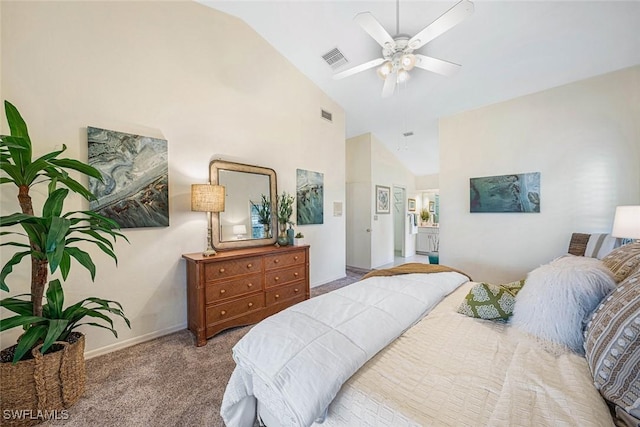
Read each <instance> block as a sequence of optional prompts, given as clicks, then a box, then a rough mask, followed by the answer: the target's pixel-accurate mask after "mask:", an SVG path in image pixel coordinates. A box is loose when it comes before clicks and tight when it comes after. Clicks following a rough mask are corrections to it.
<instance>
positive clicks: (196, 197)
mask: <svg viewBox="0 0 640 427" xmlns="http://www.w3.org/2000/svg"><path fill="white" fill-rule="evenodd" d="M224 195H225V194H224V187H223V186H222V185H212V184H192V185H191V210H192V211H196V212H206V213H207V250H205V251H204V252H203V253H202V256H205V257H208V256H213V255H215V254H216V251H215V250H214V249H213V245H212V244H211V213H213V212H215V213H218V212H223V211H224Z"/></svg>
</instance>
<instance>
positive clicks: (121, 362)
mask: <svg viewBox="0 0 640 427" xmlns="http://www.w3.org/2000/svg"><path fill="white" fill-rule="evenodd" d="M366 272H367V270H359V269H352V268H348V269H347V276H346V277H345V278H343V279H339V280H336V281H333V282H330V283H327V284H325V285H322V286H318V287H315V288H312V289H311V297H314V296H317V295H320V294H323V293H325V292H329V291H332V290H334V289H337V288H340V287H342V286H346V285H348V284H351V283H353V282H356V281H358V280H359V279H360V278H361V277H362V276H363V275H364V274H365V273H366ZM250 328H251V327H250V326H246V327H240V328H235V329H230V330H228V331H225V332H222V333H220V334H219V335H216V336H215V337H213V338H211V339H210V340H209V341H208V343H207V345H205V346H203V347H196V346H195V345H194V338H193V335H192V334H191V332H189V331H188V330H183V331H179V332H176V333H174V334H171V335H167V336H164V337H161V338H158V339H155V340H152V341H149V342H146V343H142V344H138V345H135V346H132V347H128V348H125V349H123V350H119V351H115V352H113V353H109V354H106V355H104V356H99V357H96V358H93V359H90V360H88V361H87V390H86V392H85V394H84V396H83V397H82V398H81V399H80V401H79V402H78V403H76V404H75V405H74V406H73V407H72V408H70V409H69V410H68V419H66V420H52V421H48V422H46V423H44V424H42V425H45V426H54V425H65V426H78V427H86V426H119V427H124V426H131V427H137V426H145V427H147V426H149V427H152V426H163V427H165V426H166V427H168V426H189V427H191V426H207V427H213V426H215V427H218V426H223V425H224V424H223V422H222V418H221V417H220V415H219V410H220V405H221V403H222V395H223V394H224V389H225V386H226V384H227V381H228V379H229V377H230V376H231V372H232V370H233V368H234V367H235V363H234V361H233V359H232V358H231V348H232V347H233V345H234V344H235V343H236V342H237V341H238V340H239V339H240V338H242V336H243V335H244V334H246V333H247V331H248V330H249V329H250Z"/></svg>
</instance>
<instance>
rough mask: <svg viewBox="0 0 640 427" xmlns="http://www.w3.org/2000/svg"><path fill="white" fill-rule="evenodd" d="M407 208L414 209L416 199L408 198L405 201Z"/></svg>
mask: <svg viewBox="0 0 640 427" xmlns="http://www.w3.org/2000/svg"><path fill="white" fill-rule="evenodd" d="M407 209H408V210H409V212H415V211H416V199H409V201H408V203H407Z"/></svg>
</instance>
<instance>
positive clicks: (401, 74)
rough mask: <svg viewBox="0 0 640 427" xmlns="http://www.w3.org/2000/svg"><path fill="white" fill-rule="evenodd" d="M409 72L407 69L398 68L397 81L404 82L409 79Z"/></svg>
mask: <svg viewBox="0 0 640 427" xmlns="http://www.w3.org/2000/svg"><path fill="white" fill-rule="evenodd" d="M409 77H410V76H409V72H408V71H407V70H403V69H400V70H398V83H404V82H406V81H407V80H409Z"/></svg>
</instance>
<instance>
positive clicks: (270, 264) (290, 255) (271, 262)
mask: <svg viewBox="0 0 640 427" xmlns="http://www.w3.org/2000/svg"><path fill="white" fill-rule="evenodd" d="M306 261H307V260H306V259H305V251H304V250H300V251H294V252H286V253H283V254H278V255H268V256H266V257H264V268H265V269H267V270H272V269H275V268H282V267H287V266H290V265H296V264H305V263H306Z"/></svg>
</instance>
